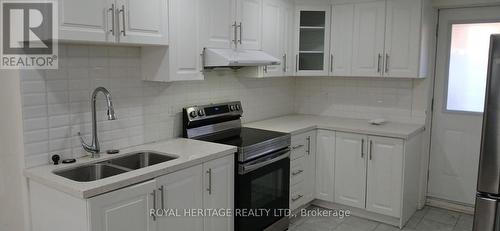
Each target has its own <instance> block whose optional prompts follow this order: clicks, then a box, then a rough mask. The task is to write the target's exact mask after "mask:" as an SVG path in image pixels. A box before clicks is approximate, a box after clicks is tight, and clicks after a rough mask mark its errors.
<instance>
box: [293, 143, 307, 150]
mask: <svg viewBox="0 0 500 231" xmlns="http://www.w3.org/2000/svg"><path fill="white" fill-rule="evenodd" d="M302 147H304V145H303V144H300V145H297V146H294V147H292V150H295V149H299V148H302Z"/></svg>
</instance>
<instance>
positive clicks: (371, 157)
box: [366, 136, 416, 217]
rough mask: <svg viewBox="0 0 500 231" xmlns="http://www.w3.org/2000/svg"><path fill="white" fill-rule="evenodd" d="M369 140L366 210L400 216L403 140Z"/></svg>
mask: <svg viewBox="0 0 500 231" xmlns="http://www.w3.org/2000/svg"><path fill="white" fill-rule="evenodd" d="M368 140H369V141H368V142H369V145H368V170H367V183H366V186H367V189H366V210H368V211H371V212H375V213H380V214H384V215H388V216H392V217H400V215H401V190H402V185H403V155H404V153H403V140H401V139H393V138H385V137H376V136H370V137H368ZM408 183H411V182H408ZM413 183H416V182H413Z"/></svg>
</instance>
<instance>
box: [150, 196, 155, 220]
mask: <svg viewBox="0 0 500 231" xmlns="http://www.w3.org/2000/svg"><path fill="white" fill-rule="evenodd" d="M151 195H152V196H153V210H154V211H155V212H156V190H154V191H153V192H152V193H151ZM151 217H153V221H156V215H155V214H154V213H153V214H151Z"/></svg>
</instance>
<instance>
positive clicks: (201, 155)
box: [24, 138, 237, 198]
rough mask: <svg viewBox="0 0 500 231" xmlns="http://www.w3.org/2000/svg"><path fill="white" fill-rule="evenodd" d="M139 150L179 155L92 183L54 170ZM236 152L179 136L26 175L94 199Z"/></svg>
mask: <svg viewBox="0 0 500 231" xmlns="http://www.w3.org/2000/svg"><path fill="white" fill-rule="evenodd" d="M136 151H155V152H160V153H165V154H169V155H175V156H178V157H179V158H177V159H175V160H171V161H167V162H164V163H160V164H157V165H153V166H149V167H146V168H142V169H138V170H134V171H130V172H126V173H122V174H119V175H116V176H112V177H108V178H105V179H101V180H96V181H92V182H76V181H72V180H69V179H66V178H64V177H61V176H58V175H55V174H54V173H53V171H54V170H60V169H67V168H73V167H75V166H79V165H82V164H87V163H92V162H100V161H104V160H107V159H110V158H115V157H119V156H122V155H125V154H127V153H131V152H136ZM236 151H237V149H236V147H234V146H228V145H222V144H215V143H209V142H204V141H198V140H190V139H184V138H179V139H173V140H168V141H162V142H156V143H151V144H145V145H139V146H135V147H131V148H127V149H123V150H120V154H115V155H108V154H101V157H99V158H96V159H91V158H89V157H84V158H80V159H78V160H77V163H74V164H59V165H44V166H40V167H35V168H30V169H26V170H24V174H25V176H26V177H27V178H28V179H30V180H33V181H36V182H38V183H41V184H44V185H47V186H49V187H51V188H55V189H57V190H59V191H63V192H66V193H68V194H70V195H73V196H75V197H78V198H90V197H93V196H96V195H99V194H102V193H106V192H110V191H113V190H116V189H119V188H123V187H126V186H129V185H132V184H136V183H139V182H143V181H146V180H149V179H153V178H156V177H158V176H161V175H165V174H168V173H171V172H175V171H178V170H181V169H184V168H188V167H191V166H195V165H198V164H201V163H203V162H206V161H209V160H213V159H217V158H221V157H224V156H227V155H232V154H234V153H236Z"/></svg>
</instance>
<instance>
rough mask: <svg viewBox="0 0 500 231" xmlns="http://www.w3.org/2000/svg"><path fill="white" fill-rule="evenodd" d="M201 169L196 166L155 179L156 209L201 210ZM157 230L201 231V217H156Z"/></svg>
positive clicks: (182, 211) (181, 211)
mask: <svg viewBox="0 0 500 231" xmlns="http://www.w3.org/2000/svg"><path fill="white" fill-rule="evenodd" d="M202 170H203V167H202V166H201V165H197V166H194V167H190V168H187V169H184V170H180V171H178V172H174V173H171V174H168V175H165V176H162V177H160V178H158V179H157V182H158V188H159V190H158V198H157V201H158V203H159V207H158V209H167V210H169V209H172V210H176V211H178V212H179V214H181V215H184V214H183V213H184V211H187V210H190V209H199V208H203V173H202ZM157 220H158V230H170V229H171V230H178V231H203V217H200V216H180V217H177V216H162V217H158V218H157Z"/></svg>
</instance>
